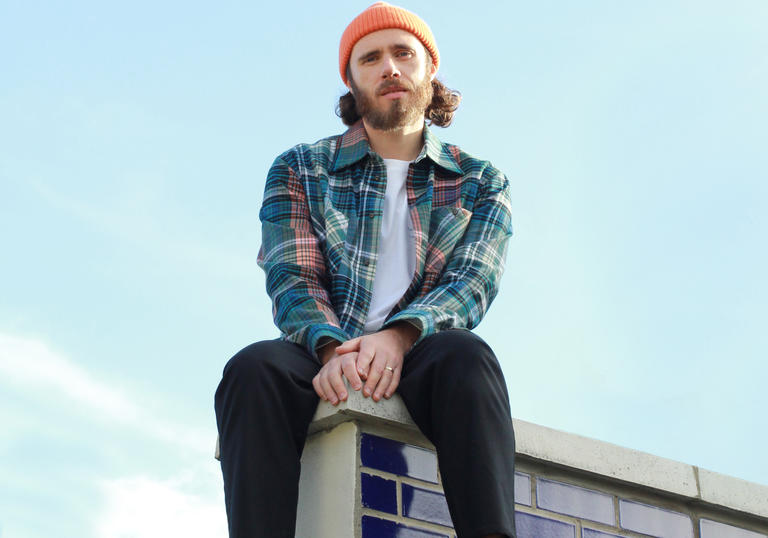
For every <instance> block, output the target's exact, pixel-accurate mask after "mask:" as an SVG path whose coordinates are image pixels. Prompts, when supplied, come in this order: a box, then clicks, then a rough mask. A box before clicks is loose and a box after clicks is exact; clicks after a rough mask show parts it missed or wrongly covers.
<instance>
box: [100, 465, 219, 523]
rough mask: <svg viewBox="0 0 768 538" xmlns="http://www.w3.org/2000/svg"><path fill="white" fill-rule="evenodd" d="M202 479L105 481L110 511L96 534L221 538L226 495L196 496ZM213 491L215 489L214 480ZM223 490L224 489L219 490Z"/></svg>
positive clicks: (103, 515) (104, 488) (127, 479)
mask: <svg viewBox="0 0 768 538" xmlns="http://www.w3.org/2000/svg"><path fill="white" fill-rule="evenodd" d="M200 479H201V477H186V478H183V479H174V480H167V481H161V480H155V479H152V478H149V477H144V476H137V477H130V478H121V479H118V480H111V481H107V482H104V484H103V486H102V489H103V493H104V496H105V499H106V508H105V510H104V511H103V512H102V513H101V514H100V515H99V516H98V518H97V520H96V523H95V528H94V535H95V536H98V537H100V538H167V537H168V536H184V537H185V538H217V537H222V538H223V537H225V536H226V535H227V524H226V516H225V514H224V500H223V498H222V497H223V496H222V495H219V496H217V497H216V498H210V497H206V496H203V495H200V494H195V493H194V492H192V491H190V489H198V488H197V487H196V486H199V485H200V484H199V482H200V481H201V480H200ZM206 481H208V482H211V484H210V486H211V487H209V488H207V489H209V490H210V489H211V488H212V487H215V486H214V485H213V480H212V479H206ZM217 489H218V490H219V491H220V490H221V488H220V487H219V488H217Z"/></svg>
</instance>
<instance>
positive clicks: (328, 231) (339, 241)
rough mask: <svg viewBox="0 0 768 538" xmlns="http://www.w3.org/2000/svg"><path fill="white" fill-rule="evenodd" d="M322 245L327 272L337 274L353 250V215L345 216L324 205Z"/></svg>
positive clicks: (354, 225)
mask: <svg viewBox="0 0 768 538" xmlns="http://www.w3.org/2000/svg"><path fill="white" fill-rule="evenodd" d="M324 217H325V230H324V239H325V240H324V245H323V250H324V252H325V259H326V261H327V263H328V272H329V273H330V274H331V275H335V274H336V273H338V271H339V268H340V267H342V266H343V265H346V264H347V260H348V259H349V255H350V253H351V251H352V250H353V249H354V245H355V234H356V229H357V218H356V217H355V215H354V214H352V215H349V216H348V215H346V214H345V213H344V212H343V211H339V210H338V209H336V208H334V207H333V206H331V205H330V204H328V205H326V207H325V212H324Z"/></svg>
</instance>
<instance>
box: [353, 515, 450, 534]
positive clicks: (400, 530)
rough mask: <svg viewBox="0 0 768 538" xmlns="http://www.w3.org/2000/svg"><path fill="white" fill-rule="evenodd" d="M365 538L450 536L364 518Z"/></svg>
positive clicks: (367, 517)
mask: <svg viewBox="0 0 768 538" xmlns="http://www.w3.org/2000/svg"><path fill="white" fill-rule="evenodd" d="M363 538H448V536H446V535H445V534H438V533H435V532H429V531H425V530H421V529H416V528H414V527H408V526H406V525H400V524H398V523H395V522H394V521H387V520H386V519H379V518H377V517H371V516H363Z"/></svg>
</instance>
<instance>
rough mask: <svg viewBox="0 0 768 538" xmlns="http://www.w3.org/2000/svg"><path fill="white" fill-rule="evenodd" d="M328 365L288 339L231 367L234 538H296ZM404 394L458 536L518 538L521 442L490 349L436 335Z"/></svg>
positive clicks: (414, 354)
mask: <svg viewBox="0 0 768 538" xmlns="http://www.w3.org/2000/svg"><path fill="white" fill-rule="evenodd" d="M320 367H321V366H320V363H319V362H318V361H317V360H316V359H314V358H313V357H312V356H311V355H310V354H309V353H307V351H306V350H305V349H304V348H303V347H301V346H298V345H295V344H291V343H288V342H284V341H281V340H268V341H264V342H257V343H255V344H252V345H250V346H248V347H246V348H245V349H243V350H242V351H240V352H239V353H238V354H237V355H235V356H234V357H233V358H232V359H231V360H230V361H229V362H228V363H227V365H226V366H225V368H224V375H223V378H222V380H221V383H220V384H219V387H218V389H217V391H216V420H217V423H218V428H219V436H220V446H221V469H222V473H223V475H224V495H225V501H226V508H227V518H228V520H229V535H230V538H260V537H264V538H278V537H285V538H293V536H294V534H295V529H296V506H297V502H298V495H299V491H298V487H299V472H300V458H301V453H302V451H303V449H304V442H305V440H306V437H307V429H308V427H309V423H310V421H311V420H312V417H313V416H314V413H315V410H316V408H317V404H318V402H319V397H318V396H317V394H316V393H315V390H314V388H313V386H312V378H313V377H314V376H315V375H316V374H317V372H318V371H319V370H320ZM397 392H398V393H399V394H400V395H401V396H402V398H403V400H404V401H405V404H406V406H407V407H408V410H409V411H410V413H411V416H412V417H413V420H414V421H415V422H416V424H417V425H418V426H419V428H420V429H421V431H422V433H423V434H424V435H425V436H426V437H427V438H428V439H429V440H430V441H431V442H432V443H433V444H434V445H435V447H436V449H437V457H438V464H439V466H440V472H441V474H442V477H443V488H444V490H445V497H446V500H447V502H448V508H449V510H450V513H451V518H452V520H453V525H454V528H455V530H456V532H457V534H458V537H459V538H477V537H480V536H485V535H487V534H491V533H501V534H502V535H507V536H509V537H514V536H515V522H514V506H515V505H514V503H515V501H514V454H515V439H514V433H513V431H512V419H511V416H510V409H509V397H508V394H507V389H506V384H505V382H504V376H503V374H502V372H501V368H500V367H499V363H498V361H497V359H496V356H495V355H494V354H493V351H491V349H490V347H488V345H487V344H486V343H485V342H484V341H483V340H482V339H481V338H480V337H478V336H476V335H475V334H473V333H471V332H469V331H466V330H460V329H454V330H448V331H442V332H439V333H437V334H434V335H431V336H429V337H427V338H425V339H424V340H422V341H421V342H420V343H419V344H418V345H416V346H415V347H414V348H413V349H412V350H411V351H410V352H409V353H408V354H407V355H406V356H405V360H404V364H403V372H402V376H401V380H400V385H399V387H398V390H397Z"/></svg>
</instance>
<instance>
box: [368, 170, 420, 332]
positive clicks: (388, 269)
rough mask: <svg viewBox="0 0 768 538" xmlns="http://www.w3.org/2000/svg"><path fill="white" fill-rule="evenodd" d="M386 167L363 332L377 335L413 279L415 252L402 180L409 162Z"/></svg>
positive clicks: (404, 178)
mask: <svg viewBox="0 0 768 538" xmlns="http://www.w3.org/2000/svg"><path fill="white" fill-rule="evenodd" d="M384 164H385V165H386V167H387V190H386V192H385V194H384V209H383V215H382V219H381V234H380V236H379V253H378V256H377V258H376V275H375V277H374V280H373V297H372V298H371V306H370V309H369V310H368V318H367V319H366V321H365V326H364V327H363V331H364V332H365V333H366V334H369V333H373V332H376V331H378V330H379V329H380V328H381V326H382V325H383V324H384V320H385V319H386V318H387V315H388V314H389V313H390V312H391V311H392V309H393V308H394V307H395V305H396V304H397V303H399V302H400V299H401V298H402V297H403V295H404V294H405V292H406V291H407V290H408V286H410V284H411V280H412V279H413V273H414V271H415V270H416V249H415V248H414V245H413V239H412V238H411V217H410V214H409V212H408V193H407V191H406V188H405V180H406V178H407V177H408V165H410V164H411V162H410V161H401V160H398V159H384Z"/></svg>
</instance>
